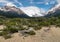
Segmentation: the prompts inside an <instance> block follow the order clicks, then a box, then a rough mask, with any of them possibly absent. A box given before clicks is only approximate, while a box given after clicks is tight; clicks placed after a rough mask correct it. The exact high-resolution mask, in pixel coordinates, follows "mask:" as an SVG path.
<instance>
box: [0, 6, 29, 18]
mask: <svg viewBox="0 0 60 42" xmlns="http://www.w3.org/2000/svg"><path fill="white" fill-rule="evenodd" d="M0 15H3V16H6V17H29V16H28V15H26V14H25V13H24V12H23V11H22V10H21V9H19V8H16V7H14V6H4V7H1V8H0Z"/></svg>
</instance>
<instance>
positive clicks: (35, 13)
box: [20, 6, 45, 17]
mask: <svg viewBox="0 0 60 42" xmlns="http://www.w3.org/2000/svg"><path fill="white" fill-rule="evenodd" d="M20 9H21V10H22V11H23V12H24V13H26V14H27V15H28V16H30V17H40V16H44V14H45V11H44V10H43V9H42V8H38V7H36V6H29V7H21V8H20Z"/></svg>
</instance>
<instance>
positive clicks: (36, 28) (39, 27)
mask: <svg viewBox="0 0 60 42" xmlns="http://www.w3.org/2000/svg"><path fill="white" fill-rule="evenodd" d="M41 28H42V27H41V26H37V27H34V30H40V29H41Z"/></svg>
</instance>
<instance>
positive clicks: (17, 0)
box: [14, 0, 23, 6]
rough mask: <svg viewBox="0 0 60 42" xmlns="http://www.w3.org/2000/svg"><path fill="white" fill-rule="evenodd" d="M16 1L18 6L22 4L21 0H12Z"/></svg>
mask: <svg viewBox="0 0 60 42" xmlns="http://www.w3.org/2000/svg"><path fill="white" fill-rule="evenodd" d="M14 1H15V2H16V3H18V4H19V5H20V6H23V4H22V3H21V2H19V1H18V0H14Z"/></svg>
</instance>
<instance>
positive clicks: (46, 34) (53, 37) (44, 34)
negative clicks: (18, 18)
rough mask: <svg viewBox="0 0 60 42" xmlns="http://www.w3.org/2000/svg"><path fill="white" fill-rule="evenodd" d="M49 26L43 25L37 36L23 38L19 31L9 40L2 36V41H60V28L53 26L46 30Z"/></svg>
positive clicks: (0, 41)
mask: <svg viewBox="0 0 60 42" xmlns="http://www.w3.org/2000/svg"><path fill="white" fill-rule="evenodd" d="M47 28H48V27H43V28H42V29H41V30H38V31H36V35H35V36H28V37H24V38H23V36H21V35H19V33H15V34H13V37H12V38H10V39H7V40H5V39H4V38H3V37H0V42H60V28H55V27H51V29H50V30H47V31H45V30H46V29H47Z"/></svg>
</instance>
